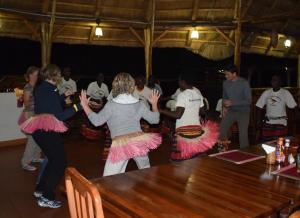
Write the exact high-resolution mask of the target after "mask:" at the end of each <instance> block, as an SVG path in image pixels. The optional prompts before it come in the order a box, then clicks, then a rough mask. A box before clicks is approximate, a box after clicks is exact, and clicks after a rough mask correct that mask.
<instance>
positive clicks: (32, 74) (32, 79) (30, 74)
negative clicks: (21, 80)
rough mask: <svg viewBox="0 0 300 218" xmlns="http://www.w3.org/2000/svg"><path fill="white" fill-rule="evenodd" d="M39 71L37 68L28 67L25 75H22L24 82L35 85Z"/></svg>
mask: <svg viewBox="0 0 300 218" xmlns="http://www.w3.org/2000/svg"><path fill="white" fill-rule="evenodd" d="M39 71H40V69H39V68H38V67H34V66H31V67H28V69H27V71H26V73H25V74H24V77H25V80H26V82H28V83H30V84H32V85H35V84H36V82H37V80H38V76H39Z"/></svg>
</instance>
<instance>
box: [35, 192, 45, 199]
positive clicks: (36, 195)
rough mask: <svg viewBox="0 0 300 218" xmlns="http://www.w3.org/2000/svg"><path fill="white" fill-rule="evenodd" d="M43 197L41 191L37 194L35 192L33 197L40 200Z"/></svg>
mask: <svg viewBox="0 0 300 218" xmlns="http://www.w3.org/2000/svg"><path fill="white" fill-rule="evenodd" d="M42 195H43V192H41V191H35V192H33V196H34V197H35V198H40V197H42Z"/></svg>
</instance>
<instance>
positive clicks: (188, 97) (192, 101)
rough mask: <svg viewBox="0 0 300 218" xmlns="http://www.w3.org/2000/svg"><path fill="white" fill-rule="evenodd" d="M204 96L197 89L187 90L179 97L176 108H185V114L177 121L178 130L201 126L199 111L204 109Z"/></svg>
mask: <svg viewBox="0 0 300 218" xmlns="http://www.w3.org/2000/svg"><path fill="white" fill-rule="evenodd" d="M203 106H204V104H203V96H202V95H201V92H200V91H199V90H198V89H197V88H193V89H186V90H184V91H183V92H181V93H180V94H179V95H178V96H177V102H176V107H183V108H184V113H183V115H182V117H181V118H180V119H177V120H176V128H178V127H181V126H188V125H200V119H199V109H200V108H201V107H203Z"/></svg>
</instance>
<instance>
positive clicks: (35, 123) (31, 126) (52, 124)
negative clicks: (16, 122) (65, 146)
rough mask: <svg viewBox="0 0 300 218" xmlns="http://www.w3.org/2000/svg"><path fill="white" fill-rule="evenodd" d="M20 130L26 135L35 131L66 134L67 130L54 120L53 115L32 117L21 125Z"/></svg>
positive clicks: (60, 122)
mask: <svg viewBox="0 0 300 218" xmlns="http://www.w3.org/2000/svg"><path fill="white" fill-rule="evenodd" d="M20 127H21V130H22V131H23V132H25V133H27V134H32V133H33V132H35V131H37V130H43V131H46V132H48V131H53V132H61V133H62V132H66V131H67V130H68V128H67V127H66V126H65V124H64V123H63V122H62V121H60V120H58V119H56V117H55V116H54V115H51V114H39V115H34V116H32V117H30V118H29V119H27V120H26V121H25V122H23V123H22V124H21V125H20Z"/></svg>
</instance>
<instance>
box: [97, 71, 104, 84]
mask: <svg viewBox="0 0 300 218" xmlns="http://www.w3.org/2000/svg"><path fill="white" fill-rule="evenodd" d="M103 81H104V75H103V73H99V74H98V76H97V83H98V85H100V86H101V84H102V83H103Z"/></svg>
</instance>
